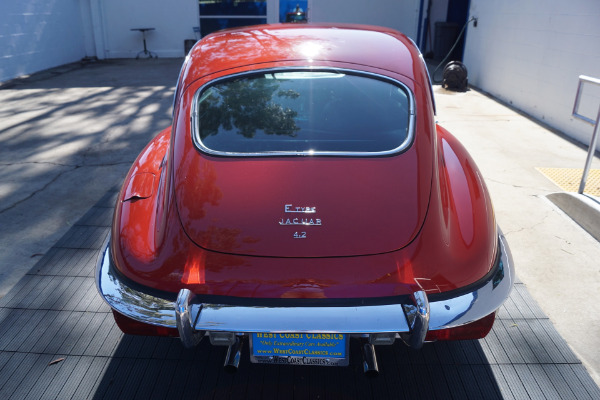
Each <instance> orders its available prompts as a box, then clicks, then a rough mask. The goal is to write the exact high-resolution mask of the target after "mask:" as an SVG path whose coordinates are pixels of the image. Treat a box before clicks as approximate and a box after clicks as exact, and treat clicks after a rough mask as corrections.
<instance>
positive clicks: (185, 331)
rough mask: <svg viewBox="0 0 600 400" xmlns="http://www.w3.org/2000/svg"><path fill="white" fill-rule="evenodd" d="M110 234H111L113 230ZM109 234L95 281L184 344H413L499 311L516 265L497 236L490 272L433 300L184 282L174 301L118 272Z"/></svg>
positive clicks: (124, 307)
mask: <svg viewBox="0 0 600 400" xmlns="http://www.w3.org/2000/svg"><path fill="white" fill-rule="evenodd" d="M109 239H110V238H109ZM108 244H109V241H108V240H107V242H106V243H105V246H104V247H103V249H104V250H103V251H102V253H101V255H100V257H99V260H98V264H97V267H96V285H97V287H98V291H99V292H100V294H101V295H102V297H103V298H104V300H105V301H106V302H107V303H108V304H109V305H110V306H111V307H112V308H113V309H114V310H116V311H117V312H119V313H121V314H123V315H125V316H127V317H129V318H132V319H134V320H137V321H140V322H144V323H147V324H152V325H158V326H164V327H169V328H177V329H178V330H179V335H180V338H181V340H182V341H183V343H184V345H186V346H188V347H191V346H194V345H195V344H196V343H197V342H198V341H199V340H200V339H201V338H202V336H204V333H205V332H209V331H210V332H234V333H237V334H243V333H250V332H278V333H284V332H307V333H310V332H319V333H346V334H372V333H392V332H396V333H399V334H400V337H401V338H402V339H403V340H404V341H405V342H406V343H407V344H408V345H409V346H411V347H413V348H420V347H421V346H422V345H423V341H424V339H425V335H426V334H427V331H428V330H439V329H444V328H451V327H456V326H461V325H465V324H468V323H470V322H474V321H477V320H479V319H481V318H483V317H485V316H487V315H489V314H491V313H492V312H494V311H496V310H497V309H498V308H499V307H500V306H501V305H502V303H503V302H504V300H506V298H507V297H508V295H509V294H510V291H511V289H512V286H513V282H514V274H515V272H514V265H513V261H512V256H511V254H510V250H509V248H508V245H507V244H506V240H505V238H504V236H503V235H502V234H500V236H499V246H500V247H499V249H500V252H501V254H500V259H499V262H498V265H497V266H496V271H495V273H493V274H492V275H491V276H490V277H489V279H488V280H486V281H485V282H481V285H480V286H478V287H476V288H474V289H473V290H471V291H468V292H466V293H464V294H460V295H457V296H455V297H451V298H445V299H442V300H436V301H429V300H428V297H427V295H426V294H425V292H423V291H417V292H415V293H413V295H412V296H410V299H409V301H408V302H407V303H405V304H383V305H366V306H329V307H321V306H310V307H264V306H260V307H258V306H240V305H228V304H207V303H195V302H194V301H193V300H194V299H193V294H192V293H191V292H190V291H189V290H187V289H182V290H181V291H180V292H179V295H178V298H177V300H176V301H172V300H169V299H165V298H162V297H158V296H152V295H150V294H148V293H143V292H140V291H138V290H136V289H134V288H132V287H130V286H128V285H126V284H125V283H124V282H123V281H122V280H119V279H118V277H117V276H116V274H115V273H114V271H113V269H112V268H111V263H112V258H111V255H110V247H109V245H108Z"/></svg>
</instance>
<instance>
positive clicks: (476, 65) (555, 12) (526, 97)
mask: <svg viewBox="0 0 600 400" xmlns="http://www.w3.org/2000/svg"><path fill="white" fill-rule="evenodd" d="M470 15H471V16H475V17H477V18H478V26H477V27H476V28H474V27H473V26H472V25H470V26H469V28H468V31H467V39H466V48H465V57H464V63H465V65H466V66H467V68H468V70H469V82H470V83H472V84H473V85H475V86H477V87H479V88H481V89H483V90H485V91H487V92H489V93H490V94H492V95H494V96H496V97H498V98H499V99H501V100H503V101H505V102H507V103H510V104H512V105H513V106H515V107H516V108H518V109H520V110H523V111H524V112H525V113H527V114H529V115H531V116H533V117H534V118H536V119H538V120H541V121H542V122H545V123H547V124H548V125H550V126H552V127H554V128H556V129H558V130H560V131H562V132H564V133H565V134H567V135H569V136H571V137H573V138H574V139H576V140H578V141H580V142H582V143H585V144H589V140H590V137H591V134H592V131H593V128H592V126H591V125H588V124H586V123H584V122H582V121H580V120H577V119H574V118H572V117H571V111H572V108H573V101H574V99H575V93H576V90H577V83H578V76H579V75H590V76H592V77H597V78H600V1H598V0H569V1H564V0H546V1H544V2H541V1H539V0H503V1H489V0H471V8H470ZM587 93H588V94H590V95H591V94H592V91H589V90H588V91H587ZM596 95H597V92H596ZM585 101H586V103H585V104H584V111H585V112H586V113H587V114H588V115H589V114H591V116H592V117H593V118H594V119H595V117H596V115H597V112H598V105H599V104H598V97H595V98H594V96H588V97H586V99H585ZM594 102H595V104H593V103H594ZM598 150H600V143H599V146H598Z"/></svg>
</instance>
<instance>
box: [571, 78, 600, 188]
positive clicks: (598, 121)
mask: <svg viewBox="0 0 600 400" xmlns="http://www.w3.org/2000/svg"><path fill="white" fill-rule="evenodd" d="M584 83H591V84H594V85H598V86H600V79H598V78H591V77H589V76H585V75H579V85H578V86H577V94H576V95H575V104H573V113H572V115H573V116H574V117H575V118H579V119H580V120H582V121H584V122H587V123H588V124H590V125H594V133H593V134H592V140H591V141H590V147H589V149H588V155H587V158H586V160H585V167H584V169H583V175H582V176H581V182H580V183H579V190H578V193H579V194H583V191H584V189H585V183H586V180H587V176H588V174H589V172H590V167H591V166H592V160H593V159H594V152H595V151H596V143H597V142H598V126H600V107H598V115H597V116H596V120H595V121H594V120H593V119H591V118H589V117H586V116H585V115H582V114H579V102H580V100H581V88H582V87H583V84H584Z"/></svg>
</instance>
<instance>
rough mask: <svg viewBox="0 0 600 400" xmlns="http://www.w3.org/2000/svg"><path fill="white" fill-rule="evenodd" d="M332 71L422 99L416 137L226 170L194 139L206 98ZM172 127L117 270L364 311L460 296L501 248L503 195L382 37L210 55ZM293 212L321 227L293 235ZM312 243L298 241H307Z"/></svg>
mask: <svg viewBox="0 0 600 400" xmlns="http://www.w3.org/2000/svg"><path fill="white" fill-rule="evenodd" d="M288 66H292V67H307V66H314V67H335V68H343V69H351V70H360V71H366V72H371V73H376V74H380V75H384V76H388V77H391V78H393V79H396V80H398V81H401V82H402V83H404V84H405V85H406V86H407V87H408V88H410V90H411V91H412V92H413V93H414V97H415V103H416V126H415V130H416V131H415V132H416V133H415V139H414V142H413V143H412V145H411V146H410V148H408V149H407V150H406V151H405V152H403V153H402V154H398V155H394V156H390V157H372V158H350V157H328V158H326V157H279V158H277V157H264V158H250V157H238V158H233V157H214V156H209V155H207V154H204V153H202V152H200V151H199V150H198V149H197V148H196V147H195V146H194V144H193V142H192V136H191V132H190V129H191V127H190V125H191V124H190V115H191V105H192V100H193V96H194V94H195V93H196V92H197V90H199V89H200V88H201V87H202V85H204V84H206V83H208V82H210V81H211V80H213V79H215V78H218V77H222V76H225V75H229V74H232V73H238V72H242V71H251V70H256V69H264V68H280V67H288ZM174 115H175V117H174V121H173V128H172V130H171V128H169V129H166V130H165V131H163V132H161V133H160V134H159V135H158V136H157V137H156V138H155V139H154V140H153V141H152V142H151V143H150V144H149V145H148V146H147V147H146V148H145V149H144V150H143V151H142V153H141V154H140V156H139V157H138V159H137V160H136V162H135V164H134V165H133V167H132V169H131V171H130V173H129V175H128V176H127V178H126V180H125V183H124V185H123V189H122V191H121V194H120V197H119V201H118V204H117V207H116V212H115V217H114V221H113V228H112V238H113V240H112V242H111V246H112V247H111V249H112V254H113V257H114V260H115V263H116V266H117V268H118V269H119V270H120V272H121V273H122V274H123V275H125V276H126V277H128V278H129V279H131V280H133V281H135V282H138V283H139V284H141V285H144V286H148V287H151V288H155V289H160V290H165V291H169V292H173V293H177V292H178V291H179V290H180V289H181V288H184V287H187V288H189V289H190V290H192V291H193V292H194V293H198V294H212V295H227V296H236V297H253V298H289V297H295V298H362V297H381V296H393V295H401V294H408V293H412V292H414V291H415V290H417V289H418V288H422V289H423V290H425V291H426V292H427V293H439V292H446V291H449V290H454V289H458V288H461V287H464V286H465V285H469V284H471V283H474V282H476V281H478V280H479V279H481V278H482V277H484V276H485V275H486V274H487V273H488V272H489V271H490V269H491V267H492V264H493V261H494V259H495V257H496V251H497V232H496V223H495V220H494V213H493V209H492V206H491V202H490V198H489V195H488V192H487V189H486V187H485V184H484V182H483V179H482V177H481V174H480V172H479V170H478V169H477V167H476V165H475V163H474V162H473V160H472V159H471V157H470V156H469V154H468V153H467V151H466V150H465V149H464V147H463V146H462V145H461V144H460V143H459V142H458V141H457V140H456V139H455V138H454V137H453V136H452V135H451V134H450V133H449V132H447V131H446V130H445V129H443V128H441V127H440V126H437V125H436V124H435V122H434V115H433V100H432V98H431V92H430V88H429V82H428V77H427V72H426V70H425V66H424V64H423V62H422V60H421V59H420V57H419V53H418V50H417V49H416V48H415V47H414V46H413V44H412V43H411V42H410V41H409V40H408V39H407V38H406V37H404V36H403V35H401V34H399V33H397V32H395V31H393V30H387V29H384V28H374V27H369V30H364V27H359V26H343V25H338V26H336V27H318V26H314V25H301V26H299V25H292V26H290V25H286V26H283V25H281V26H263V27H250V28H247V29H242V30H236V31H229V32H228V31H225V32H223V33H217V34H214V35H211V36H208V37H206V38H205V39H203V40H202V41H201V42H199V43H198V44H197V45H196V46H195V47H194V49H193V50H192V52H191V53H190V56H189V58H188V59H187V61H186V63H185V65H184V67H183V70H182V73H181V76H180V80H179V82H178V89H177V94H176V101H175V113H174ZM286 204H291V205H292V207H294V208H295V207H296V206H298V207H316V213H314V214H303V215H300V216H301V217H310V218H319V219H320V220H321V221H322V225H321V226H310V227H306V229H301V228H300V227H291V226H280V225H279V223H278V221H279V220H280V219H281V218H287V217H288V216H287V215H285V213H284V207H285V205H286ZM303 230H305V231H306V232H307V238H306V239H301V240H299V239H294V238H293V234H294V233H295V231H303Z"/></svg>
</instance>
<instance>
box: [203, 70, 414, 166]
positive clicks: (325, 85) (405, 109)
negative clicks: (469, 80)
mask: <svg viewBox="0 0 600 400" xmlns="http://www.w3.org/2000/svg"><path fill="white" fill-rule="evenodd" d="M411 112H412V110H411V98H410V94H409V91H408V89H407V88H405V87H404V86H403V85H401V84H399V83H397V82H395V81H391V80H387V79H380V78H378V77H375V76H371V75H356V74H349V73H345V72H344V73H341V72H339V71H293V72H269V73H261V74H252V75H242V76H238V77H237V78H235V79H226V80H220V81H217V82H216V83H214V84H211V85H209V86H207V87H204V88H203V90H202V91H201V92H200V93H199V95H198V96H197V98H196V104H195V111H194V114H195V122H194V124H195V126H194V129H195V132H194V135H195V141H196V143H197V144H198V146H199V147H200V148H201V149H203V150H204V151H207V152H209V153H213V154H232V153H233V154H240V155H269V154H303V155H310V154H334V155H335V154H348V153H352V154H366V155H369V154H381V153H389V152H395V151H399V150H401V149H403V148H404V147H405V146H406V145H407V143H408V142H409V141H410V137H409V136H410V128H411V126H410V125H411V123H410V121H411Z"/></svg>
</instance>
